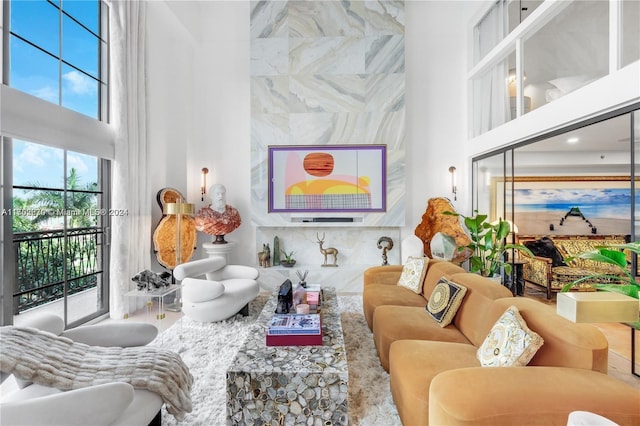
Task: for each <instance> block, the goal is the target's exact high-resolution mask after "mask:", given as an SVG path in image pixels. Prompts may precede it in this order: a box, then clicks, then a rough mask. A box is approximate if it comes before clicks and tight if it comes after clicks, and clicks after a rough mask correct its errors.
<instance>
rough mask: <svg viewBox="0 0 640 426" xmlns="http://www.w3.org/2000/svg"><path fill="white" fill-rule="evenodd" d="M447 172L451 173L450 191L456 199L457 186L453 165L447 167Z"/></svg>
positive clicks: (455, 199)
mask: <svg viewBox="0 0 640 426" xmlns="http://www.w3.org/2000/svg"><path fill="white" fill-rule="evenodd" d="M449 173H451V192H453V200H454V201H457V200H458V187H457V186H456V168H455V167H454V166H451V167H449Z"/></svg>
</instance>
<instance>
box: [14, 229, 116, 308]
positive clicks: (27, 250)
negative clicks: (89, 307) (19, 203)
mask: <svg viewBox="0 0 640 426" xmlns="http://www.w3.org/2000/svg"><path fill="white" fill-rule="evenodd" d="M103 237H104V231H103V229H102V228H96V227H89V228H75V229H69V230H66V231H65V230H62V229H59V230H49V231H37V232H20V233H15V234H14V238H13V246H14V250H15V258H16V270H15V273H16V280H15V287H14V291H13V306H14V314H18V313H20V312H23V311H25V310H27V309H30V308H33V307H36V306H39V305H42V304H45V303H48V302H52V301H54V300H58V299H62V298H63V297H64V296H65V285H66V295H67V296H69V295H72V294H74V293H78V292H81V291H83V290H86V289H89V288H94V287H96V288H97V289H98V290H100V287H101V285H102V273H103V271H102V262H101V258H102V256H101V250H102V241H103ZM98 294H101V292H100V291H98Z"/></svg>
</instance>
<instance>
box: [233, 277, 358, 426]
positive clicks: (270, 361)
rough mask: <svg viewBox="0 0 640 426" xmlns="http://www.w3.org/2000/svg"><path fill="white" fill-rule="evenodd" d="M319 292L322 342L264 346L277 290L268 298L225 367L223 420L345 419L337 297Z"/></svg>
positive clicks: (322, 421)
mask: <svg viewBox="0 0 640 426" xmlns="http://www.w3.org/2000/svg"><path fill="white" fill-rule="evenodd" d="M323 292H324V301H323V302H322V310H321V315H322V346H266V343H265V339H266V338H265V335H266V332H267V327H268V323H269V320H270V319H271V317H272V316H273V314H274V312H275V310H276V300H277V292H274V293H273V295H272V296H271V297H270V298H269V301H268V302H267V303H266V305H265V307H264V309H263V310H262V312H261V313H260V316H259V317H258V319H257V321H256V323H255V324H254V326H253V327H252V328H251V330H250V331H249V336H248V337H247V340H246V341H245V342H244V344H243V345H242V346H241V347H240V350H239V351H238V354H237V355H236V356H235V358H234V359H233V361H232V363H231V365H230V366H229V368H228V369H227V424H233V425H263V424H284V425H293V424H304V425H325V424H333V425H346V424H347V423H348V420H349V418H348V394H347V385H348V382H349V371H348V369H347V351H346V349H345V346H344V338H343V335H342V324H341V322H340V313H339V312H338V298H337V296H336V291H335V288H333V287H323ZM311 419H312V420H311Z"/></svg>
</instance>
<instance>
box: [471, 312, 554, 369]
mask: <svg viewBox="0 0 640 426" xmlns="http://www.w3.org/2000/svg"><path fill="white" fill-rule="evenodd" d="M543 343H544V340H542V337H541V336H540V335H539V334H538V333H536V332H534V331H531V330H530V329H529V327H527V324H526V323H525V321H524V319H523V318H522V316H521V315H520V312H519V311H518V308H516V307H515V306H510V307H509V308H508V309H507V310H506V311H505V312H504V313H503V314H502V315H501V316H500V318H498V321H496V323H495V324H494V325H493V327H492V328H491V331H490V332H489V335H488V336H487V337H486V338H485V339H484V342H482V345H480V347H479V348H478V351H477V357H478V360H480V364H481V365H482V366H483V367H511V366H523V365H527V364H528V363H529V361H531V358H533V356H534V355H535V354H536V352H537V351H538V349H540V346H542V344H543Z"/></svg>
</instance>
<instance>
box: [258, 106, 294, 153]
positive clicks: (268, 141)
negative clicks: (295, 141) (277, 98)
mask: <svg viewBox="0 0 640 426" xmlns="http://www.w3.org/2000/svg"><path fill="white" fill-rule="evenodd" d="M289 134H290V130H289V114H253V115H252V116H251V143H252V144H258V145H260V146H261V147H263V152H261V153H260V154H264V157H265V158H266V155H267V151H266V150H267V148H266V147H267V146H268V145H288V144H289V143H290V136H289Z"/></svg>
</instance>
